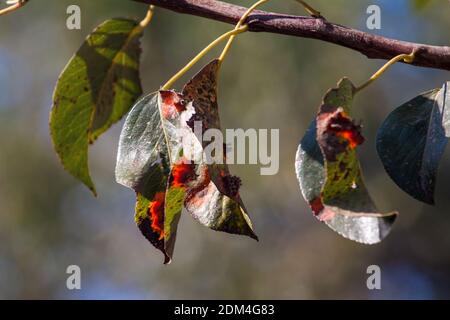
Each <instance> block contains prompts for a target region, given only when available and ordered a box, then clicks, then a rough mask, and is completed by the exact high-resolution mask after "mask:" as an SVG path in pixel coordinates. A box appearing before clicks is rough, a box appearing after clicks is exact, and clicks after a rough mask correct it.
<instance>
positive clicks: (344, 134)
mask: <svg viewBox="0 0 450 320" xmlns="http://www.w3.org/2000/svg"><path fill="white" fill-rule="evenodd" d="M337 136H339V137H341V138H344V139H345V140H347V142H348V145H349V146H350V148H351V149H355V148H356V147H357V146H359V145H360V144H362V143H363V142H364V138H363V137H362V136H361V134H360V133H359V132H358V131H357V130H344V131H339V132H337Z"/></svg>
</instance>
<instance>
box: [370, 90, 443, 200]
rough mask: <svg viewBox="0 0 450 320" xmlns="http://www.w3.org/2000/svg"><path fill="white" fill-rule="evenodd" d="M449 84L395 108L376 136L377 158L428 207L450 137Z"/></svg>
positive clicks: (400, 185) (403, 187) (403, 185)
mask: <svg viewBox="0 0 450 320" xmlns="http://www.w3.org/2000/svg"><path fill="white" fill-rule="evenodd" d="M449 84H450V82H447V83H445V84H444V85H443V87H442V88H441V89H436V90H431V91H428V92H425V93H423V94H421V95H420V96H418V97H416V98H414V99H412V100H411V101H408V102H407V103H405V104H403V105H402V106H400V107H398V108H397V109H395V110H394V111H393V112H392V113H391V114H390V115H389V116H388V117H387V118H386V120H385V121H384V122H383V124H382V126H381V127H380V129H379V130H378V135H377V151H378V155H379V157H380V159H381V161H382V162H383V165H384V168H385V169H386V171H387V173H388V174H389V176H390V177H391V178H392V180H394V182H395V183H396V184H397V185H398V186H399V187H400V188H402V189H403V190H404V191H405V192H407V193H408V194H409V195H411V196H412V197H414V198H416V199H417V200H420V201H423V202H425V203H428V204H434V189H435V184H436V174H437V170H438V166H439V162H440V160H441V157H442V155H443V153H444V150H445V147H446V146H447V143H448V138H449V136H450V92H449V90H448V85H449Z"/></svg>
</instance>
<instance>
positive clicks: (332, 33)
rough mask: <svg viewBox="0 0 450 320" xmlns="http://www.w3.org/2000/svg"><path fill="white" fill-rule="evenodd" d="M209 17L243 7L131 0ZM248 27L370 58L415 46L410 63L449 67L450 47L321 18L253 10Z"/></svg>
mask: <svg viewBox="0 0 450 320" xmlns="http://www.w3.org/2000/svg"><path fill="white" fill-rule="evenodd" d="M134 1H137V2H143V3H147V4H153V5H155V6H158V7H162V8H165V9H169V10H172V11H176V12H179V13H185V14H191V15H195V16H200V17H204V18H208V19H212V20H217V21H222V22H226V23H230V24H236V23H237V22H238V21H239V18H240V17H241V16H242V15H243V14H244V12H245V11H246V8H244V7H241V6H237V5H233V4H229V3H226V2H221V1H216V0H134ZM247 24H248V26H249V31H253V32H271V33H278V34H285V35H290V36H296V37H302V38H311V39H318V40H322V41H326V42H331V43H334V44H337V45H340V46H343V47H347V48H350V49H352V50H355V51H358V52H360V53H362V54H364V55H366V56H367V57H368V58H370V59H384V60H388V59H391V58H392V57H394V56H397V55H399V54H409V53H411V52H413V51H414V50H416V57H415V59H414V62H413V63H412V64H413V65H416V66H421V67H428V68H436V69H443V70H450V47H448V46H431V45H425V44H420V43H412V42H406V41H400V40H395V39H390V38H385V37H382V36H378V35H374V34H370V33H367V32H363V31H359V30H356V29H352V28H348V27H345V26H341V25H338V24H334V23H331V22H328V21H326V20H324V19H321V18H311V17H303V16H293V15H285V14H278V13H271V12H265V11H260V10H255V11H254V12H253V13H252V14H251V15H250V16H249V17H248V19H247Z"/></svg>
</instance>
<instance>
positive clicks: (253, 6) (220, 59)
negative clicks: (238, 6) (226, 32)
mask: <svg viewBox="0 0 450 320" xmlns="http://www.w3.org/2000/svg"><path fill="white" fill-rule="evenodd" d="M267 1H269V0H259V1H258V2H256V3H255V4H253V5H252V6H251V7H250V8H248V9H247V11H246V12H245V13H244V14H243V15H242V17H241V19H239V21H238V23H237V24H236V27H235V28H234V29H235V30H237V29H239V28H240V27H241V25H242V24H243V23H244V22H245V20H246V19H247V18H248V16H249V15H250V13H252V11H253V10H255V9H256V8H257V7H259V6H260V5H262V4H264V3H266V2H267ZM234 38H235V36H231V37H230V39H228V42H227V44H226V45H225V48H224V49H223V51H222V53H221V54H220V56H219V66H220V65H221V64H222V62H223V59H225V56H226V54H227V53H228V51H229V50H230V47H231V45H232V44H233V41H234Z"/></svg>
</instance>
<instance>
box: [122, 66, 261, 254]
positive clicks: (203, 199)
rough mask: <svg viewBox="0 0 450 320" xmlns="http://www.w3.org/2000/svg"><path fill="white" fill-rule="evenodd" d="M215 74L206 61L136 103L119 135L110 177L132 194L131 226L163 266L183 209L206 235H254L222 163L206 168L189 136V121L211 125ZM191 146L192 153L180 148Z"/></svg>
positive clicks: (234, 180) (236, 183) (191, 128)
mask: <svg viewBox="0 0 450 320" xmlns="http://www.w3.org/2000/svg"><path fill="white" fill-rule="evenodd" d="M212 70H214V71H212ZM216 70H217V61H216V60H214V61H213V62H211V63H210V64H208V65H207V66H206V67H205V68H204V69H202V70H201V71H200V72H199V73H198V74H197V75H196V76H195V77H194V78H193V79H192V80H191V81H190V82H189V84H188V85H186V86H185V89H184V90H183V93H177V92H175V91H159V92H157V93H153V94H150V95H148V96H146V97H144V98H143V99H141V100H140V101H139V102H138V103H137V104H136V105H135V106H134V107H133V109H132V110H131V112H130V114H129V115H128V117H127V119H126V121H125V125H124V127H123V130H122V133H121V136H120V142H119V151H118V155H117V165H116V180H117V182H118V183H120V184H123V185H125V186H127V187H129V188H132V189H134V190H135V191H136V193H137V195H138V198H137V205H136V222H137V224H138V226H139V229H140V230H141V231H142V233H143V234H144V236H145V237H146V238H147V239H148V240H149V241H150V242H151V243H152V244H153V245H154V246H155V247H157V248H158V249H160V250H161V251H162V252H163V253H164V255H165V263H168V262H170V260H171V258H172V256H173V249H174V243H175V238H176V230H177V225H178V221H179V218H180V215H181V211H182V209H183V207H185V208H186V209H187V211H188V212H189V213H190V214H191V215H192V216H193V217H194V218H195V219H197V220H198V221H199V222H200V223H202V224H203V225H206V226H208V227H210V228H212V229H214V230H219V231H225V232H229V233H235V234H243V235H248V236H250V237H253V238H256V236H255V235H254V233H253V230H252V227H251V223H250V220H249V218H248V216H247V214H246V211H245V208H244V206H243V205H242V201H241V199H240V197H239V193H238V191H239V190H238V189H239V186H240V180H239V178H237V177H233V176H231V175H230V174H229V171H228V168H227V166H226V165H224V164H212V165H207V164H206V163H205V162H204V160H203V159H204V157H203V148H202V147H203V146H202V145H201V143H200V141H199V140H198V138H197V137H196V136H195V134H194V126H195V121H199V122H200V123H202V124H206V125H207V127H206V128H211V125H213V124H214V126H215V128H219V118H218V110H217V103H216V102H215V101H216V95H215V87H216ZM199 79H203V80H202V81H199ZM192 144H194V147H193V150H185V148H186V146H191V145H192ZM188 151H189V152H188ZM227 183H228V184H227Z"/></svg>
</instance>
